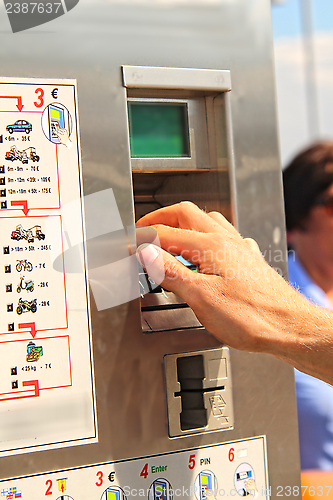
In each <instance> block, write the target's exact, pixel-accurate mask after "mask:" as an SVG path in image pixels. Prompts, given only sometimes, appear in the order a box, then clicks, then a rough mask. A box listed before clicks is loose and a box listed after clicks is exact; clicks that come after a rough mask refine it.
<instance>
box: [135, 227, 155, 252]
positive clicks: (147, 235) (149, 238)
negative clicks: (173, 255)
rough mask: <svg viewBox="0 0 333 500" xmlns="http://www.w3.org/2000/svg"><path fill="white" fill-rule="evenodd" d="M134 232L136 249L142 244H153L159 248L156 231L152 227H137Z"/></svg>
mask: <svg viewBox="0 0 333 500" xmlns="http://www.w3.org/2000/svg"><path fill="white" fill-rule="evenodd" d="M135 232H136V242H137V246H138V247H139V246H140V245H143V244H144V243H153V244H154V245H157V246H158V247H160V246H161V245H160V241H159V238H158V234H157V231H156V229H155V228H154V227H137V228H136V230H135Z"/></svg>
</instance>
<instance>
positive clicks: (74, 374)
mask: <svg viewBox="0 0 333 500" xmlns="http://www.w3.org/2000/svg"><path fill="white" fill-rule="evenodd" d="M65 214H67V219H68V214H70V228H71V231H73V229H72V228H73V227H75V242H76V246H75V258H74V259H73V253H71V252H68V251H67V250H68V241H69V239H70V235H69V234H68V232H69V230H68V229H67V228H66V217H65V216H64V215H65ZM0 224H1V246H0V255H1V257H0V308H1V314H0V357H1V363H0V421H1V426H0V456H4V455H11V454H16V453H23V452H31V451H40V450H42V449H50V448H53V447H63V446H69V445H77V444H87V443H91V442H96V441H97V431H96V425H97V424H96V412H95V401H94V379H93V364H92V351H91V333H90V323H89V319H90V317H89V303H88V287H87V283H88V281H87V272H86V263H85V249H84V221H83V208H82V186H81V164H80V146H79V130H78V109H77V91H76V83H75V81H73V80H39V79H38V80H37V79H36V80H31V79H10V78H2V79H0ZM73 260H74V261H75V263H74V264H73Z"/></svg>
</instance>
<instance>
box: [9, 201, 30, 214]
mask: <svg viewBox="0 0 333 500" xmlns="http://www.w3.org/2000/svg"><path fill="white" fill-rule="evenodd" d="M10 205H11V206H12V207H20V206H22V207H23V208H22V210H23V212H24V215H27V214H28V212H29V208H28V202H27V200H13V201H11V202H10Z"/></svg>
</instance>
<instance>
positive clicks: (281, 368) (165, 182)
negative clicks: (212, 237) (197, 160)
mask: <svg viewBox="0 0 333 500" xmlns="http://www.w3.org/2000/svg"><path fill="white" fill-rule="evenodd" d="M0 24H1V29H0V31H1V33H0V38H1V42H2V43H1V45H0V54H1V73H2V76H5V77H17V78H31V79H35V80H34V81H35V82H36V84H37V83H38V79H42V80H44V79H50V81H54V82H56V81H59V79H63V78H66V79H75V80H76V81H77V99H78V102H77V104H78V113H79V114H78V119H79V124H80V144H81V151H82V171H83V189H84V196H85V197H86V198H88V197H89V195H95V194H96V193H98V195H97V196H98V197H99V198H100V199H102V194H101V193H103V192H105V191H107V192H111V191H112V193H113V196H114V200H115V203H116V206H117V210H118V213H119V218H120V221H121V225H122V230H121V231H120V230H119V232H117V231H114V232H113V233H112V234H103V235H102V236H95V237H94V238H91V239H89V235H88V240H87V245H86V246H87V257H88V276H89V277H90V278H91V277H92V276H94V275H95V273H96V272H97V270H98V267H101V266H104V265H105V266H106V265H109V264H110V263H111V264H112V263H113V264H115V267H117V264H116V263H117V262H122V261H124V259H127V258H131V257H133V259H135V256H134V253H135V248H136V240H135V231H134V220H135V210H134V203H135V206H136V208H137V206H139V203H138V202H139V201H141V202H142V205H143V204H144V202H146V201H147V200H148V202H149V199H148V198H149V197H150V195H151V193H152V191H153V190H154V189H155V187H154V185H155V183H160V186H161V190H160V192H159V194H158V200H157V204H156V206H160V205H166V204H170V203H173V202H175V201H179V200H180V199H183V200H187V199H192V200H193V201H194V202H196V203H198V204H199V205H200V206H202V208H205V206H206V205H205V204H206V203H208V205H207V208H208V209H211V207H212V208H214V207H215V208H216V209H219V210H221V211H222V212H223V213H224V215H225V216H226V217H227V218H229V219H230V220H234V222H235V223H237V225H238V228H239V230H240V231H241V233H242V235H243V236H244V237H248V236H251V237H254V238H255V239H257V241H258V242H259V245H260V248H261V250H262V252H263V253H264V255H265V256H266V258H267V260H270V261H271V264H272V265H274V266H275V267H277V268H279V269H280V271H281V273H285V272H286V263H285V250H286V245H285V238H284V215H283V202H282V190H281V173H280V165H279V157H278V143H277V127H276V111H275V89H274V73H273V60H272V57H273V56H272V33H271V25H270V2H269V1H268V0H252V1H249V0H234V1H233V2H227V1H221V2H220V1H211V2H206V1H205V2H200V1H198V2H195V3H194V4H191V5H190V4H187V3H186V2H181V1H179V2H178V1H176V0H175V1H173V2H172V3H163V2H158V1H157V0H156V1H155V0H150V1H148V0H147V1H144V0H142V1H141V0H136V1H134V0H133V2H130V1H128V2H127V1H126V2H125V1H124V2H118V1H116V0H108V1H106V0H96V1H93V2H92V1H83V0H82V1H81V2H79V4H78V5H77V6H76V7H75V9H73V10H71V11H70V12H68V13H67V14H66V15H64V16H61V17H59V18H58V19H56V20H55V21H52V23H49V24H46V25H42V26H40V27H38V28H35V29H33V30H27V31H26V32H21V33H16V34H12V33H10V32H9V31H8V27H7V25H6V24H5V20H4V19H0ZM126 66H140V67H152V68H156V67H166V68H185V69H192V70H201V69H206V70H211V71H212V73H211V74H214V72H215V71H221V70H222V71H227V72H230V73H228V74H230V81H229V80H228V84H227V87H228V88H231V90H230V91H227V90H226V92H222V98H221V99H220V101H219V102H216V105H218V106H220V107H221V116H226V115H225V107H226V106H229V109H230V116H231V120H232V121H231V123H232V126H231V130H227V131H226V135H224V137H226V138H227V140H228V141H229V143H232V144H233V149H232V150H231V151H229V154H230V155H232V161H233V163H234V170H233V171H231V169H230V163H228V162H224V161H222V162H221V163H220V164H219V165H217V164H216V165H214V168H213V170H214V169H215V173H214V172H209V171H208V172H199V173H198V172H192V171H191V172H187V173H184V175H183V176H182V175H180V174H179V172H178V171H177V168H176V167H175V169H173V172H169V171H165V170H163V169H161V171H160V172H158V173H156V172H155V171H154V172H153V173H152V172H150V171H149V170H148V171H145V167H144V166H143V163H142V161H141V160H138V162H137V165H134V163H133V164H131V155H130V144H129V124H128V113H127V106H128V100H129V99H143V98H144V99H155V100H156V99H157V100H159V99H165V98H170V99H176V100H177V99H181V100H191V99H195V98H198V97H199V93H200V92H202V91H203V94H202V95H201V98H202V99H205V100H206V116H211V115H210V111H209V109H211V110H212V107H213V103H212V100H209V97H212V96H208V95H205V92H206V94H207V90H206V89H205V84H207V82H206V83H205V81H198V83H197V84H196V85H195V86H194V88H189V87H188V86H187V87H186V85H185V84H184V88H185V90H184V92H183V94H182V95H175V94H174V93H173V91H172V90H170V89H169V87H168V86H167V85H166V84H164V83H163V82H162V83H161V85H159V86H158V84H157V82H156V81H155V80H152V82H151V86H153V87H154V89H155V90H154V95H153V96H152V95H151V88H142V87H141V88H140V87H138V88H137V87H136V88H134V87H126V86H124V80H123V73H122V67H126ZM147 71H148V70H147ZM129 81H130V80H129V79H128V77H127V75H126V79H125V84H126V83H127V84H128V82H129ZM208 83H209V82H208ZM229 84H231V87H230V86H229ZM37 87H38V86H36V88H37ZM168 89H169V91H170V93H168V95H166V93H165V91H166V90H168ZM220 90H221V89H220V83H219V84H218V85H217V88H216V89H214V92H215V91H216V93H219V92H220ZM225 93H228V95H229V103H228V102H226V101H225V99H224V97H225V96H224V94H225ZM223 96H224V97H223ZM35 98H38V95H35ZM52 100H53V98H52ZM192 102H193V101H192ZM202 102H203V101H202ZM0 104H1V103H0ZM199 107H200V104H199ZM209 107H210V108H209ZM223 126H224V125H223V123H221V127H223ZM1 133H2V132H0V134H1ZM231 135H232V137H231ZM190 140H191V137H190ZM221 144H222V146H221V147H224V146H225V144H223V143H221ZM0 146H1V144H0ZM219 146H220V143H219V144H218V145H214V144H212V143H210V142H209V141H208V154H209V155H211V157H212V156H213V155H212V154H211V153H212V151H213V150H214V148H215V147H219ZM1 150H3V148H1ZM215 157H216V158H223V155H221V156H220V155H215ZM224 158H225V157H224ZM140 162H141V165H140V164H139V163H140ZM134 167H135V168H134ZM201 167H202V165H201V166H200V168H201ZM190 168H192V166H190ZM175 170H176V171H177V173H176V174H175ZM210 174H212V175H213V179H215V180H212V178H211V177H210ZM197 175H199V176H202V178H203V179H205V182H203V183H200V184H202V188H201V189H200V188H199V187H198V185H197V184H196V182H195V179H196V177H195V176H197ZM214 175H215V178H214ZM177 178H178V179H177ZM216 179H218V186H219V188H218V196H215V198H214V197H213V198H212V199H209V196H207V186H209V183H213V184H214V183H215V184H216ZM85 206H86V208H85V219H86V223H87V221H88V225H89V226H90V227H92V228H93V227H94V221H96V220H97V219H96V217H95V215H92V212H91V211H90V208H89V207H90V205H89V200H88V199H87V200H86V203H85ZM143 210H144V211H145V210H146V208H144V209H143ZM2 215H3V212H1V216H2ZM107 215H108V214H104V216H106V217H107ZM138 215H140V214H139V213H137V216H138ZM89 221H90V222H89ZM131 262H134V260H133V261H132V260H131ZM127 277H128V276H127V275H126V274H124V275H123V279H125V278H127ZM108 281H109V283H108V287H109V290H111V291H113V295H112V293H110V297H111V296H113V297H117V296H119V295H120V294H122V293H123V287H122V286H121V283H122V281H121V279H120V277H119V276H116V274H115V275H113V276H112V277H111V278H110V279H109V280H108ZM135 287H137V288H136V290H137V295H136V296H137V298H135V299H133V300H130V301H128V302H124V303H118V304H117V305H114V304H115V302H113V304H112V303H110V304H109V306H108V307H105V308H100V307H99V306H98V303H97V302H98V301H95V297H94V294H93V293H91V294H90V302H91V310H90V319H91V327H92V330H91V332H92V348H93V349H92V352H93V363H94V383H95V388H96V412H97V428H98V442H95V443H90V444H82V445H75V446H68V447H64V448H59V449H49V450H44V451H37V452H34V453H26V454H24V453H23V454H20V455H15V454H14V455H12V456H8V457H3V458H1V477H2V478H3V480H6V478H15V477H18V476H19V477H21V478H22V479H17V480H11V481H6V482H4V483H3V484H2V486H3V487H4V489H6V488H7V489H8V492H9V489H10V487H16V488H17V490H16V491H17V494H18V495H19V492H21V493H22V497H23V496H26V497H28V496H31V495H34V496H36V495H43V496H45V495H47V496H48V495H50V496H52V497H54V498H57V497H60V496H66V495H68V498H69V497H72V498H74V500H76V498H79V497H80V498H89V499H90V498H92V497H94V498H96V500H98V499H99V498H101V497H102V495H103V494H104V493H103V492H104V491H105V490H106V489H107V488H108V487H110V488H111V487H112V485H115V486H117V487H119V488H120V487H122V486H124V485H126V484H128V483H129V482H130V478H131V477H132V476H131V471H132V470H135V474H137V475H138V477H140V481H141V480H142V484H144V485H146V487H147V488H148V490H149V487H150V485H151V484H152V483H153V478H154V479H155V478H156V479H158V478H164V479H165V480H167V481H169V482H170V483H171V484H172V477H171V475H172V474H171V472H170V476H168V473H167V470H164V471H163V475H162V473H161V475H160V473H159V472H156V474H158V476H155V475H154V474H155V473H153V472H152V470H151V467H152V466H154V467H155V466H156V467H163V466H165V465H167V464H168V463H169V462H165V463H164V459H160V458H159V457H161V456H164V455H165V454H167V455H168V456H169V455H170V456H171V457H176V456H177V457H178V456H180V455H178V454H181V453H183V452H184V453H185V450H187V452H186V454H185V455H182V457H183V459H182V461H180V462H178V461H177V460H178V458H177V459H176V458H175V459H174V461H173V463H174V464H175V467H176V465H177V467H184V469H181V468H180V469H179V470H178V472H179V471H180V472H179V473H181V470H184V471H185V470H186V474H188V475H186V477H187V479H186V481H188V482H189V484H190V483H191V484H194V483H195V481H196V478H197V476H198V474H199V473H200V472H204V471H205V470H210V468H209V466H208V465H205V461H203V462H202V464H200V460H199V462H198V461H196V462H195V466H194V468H193V469H191V467H190V466H192V465H193V463H192V462H189V460H190V456H191V455H196V456H197V457H199V458H200V459H202V460H204V459H205V458H209V455H207V453H206V450H207V449H208V448H205V447H211V446H212V447H217V448H214V460H213V458H212V461H213V462H212V463H213V465H211V469H212V473H214V474H215V476H216V477H217V478H218V483H219V484H220V483H221V480H222V476H221V475H219V474H222V473H221V472H220V471H219V472H216V471H217V470H219V467H220V465H219V463H220V464H221V467H222V464H223V463H224V462H223V461H224V460H225V459H226V460H229V459H228V458H225V457H228V454H229V453H230V458H232V456H233V454H234V457H235V461H237V465H236V462H233V464H234V465H235V470H233V469H231V468H230V474H231V473H232V470H233V473H236V469H237V467H238V466H240V465H241V464H242V463H247V460H248V461H249V463H250V465H251V464H252V463H253V464H254V465H251V466H252V468H253V470H254V471H255V472H256V471H258V481H259V477H260V478H261V479H260V484H261V485H262V487H263V488H264V489H265V488H266V486H268V485H269V486H270V487H271V496H272V497H273V498H274V497H276V495H277V491H278V490H277V487H278V486H281V487H284V486H287V485H289V486H293V485H299V453H298V437H297V423H296V406H295V394H294V392H295V391H294V382H293V370H292V368H291V367H289V366H287V365H284V364H283V363H281V362H279V361H277V360H276V359H274V358H271V357H270V356H266V355H261V354H248V353H245V352H241V351H235V350H232V349H231V350H230V366H231V372H232V399H233V415H234V425H233V429H230V430H222V431H216V432H203V433H200V434H190V435H185V436H181V437H170V436H169V433H168V417H167V415H168V414H167V397H166V387H165V378H164V377H165V374H164V366H163V363H164V359H165V358H164V357H165V356H168V355H178V354H180V353H195V352H196V351H199V352H204V351H206V350H210V349H220V348H221V347H222V348H223V347H224V346H221V345H220V344H219V342H217V341H216V339H215V338H213V337H212V336H211V335H210V334H209V333H208V332H206V331H205V330H203V329H201V328H195V329H192V328H189V329H185V330H181V331H178V330H172V331H165V330H164V329H163V331H159V332H156V333H154V334H152V335H151V334H144V333H143V331H142V322H141V304H140V302H141V301H140V297H139V294H140V292H139V285H138V283H137V282H136V283H134V282H133V290H134V288H135ZM91 290H93V280H91ZM113 305H114V306H113ZM1 307H3V306H1ZM144 328H145V325H144ZM79 333H80V332H77V334H78V335H79ZM36 340H38V336H37V337H36ZM20 425H22V426H24V420H22V422H21V423H20ZM260 436H266V437H265V438H261V437H260ZM252 438H253V439H258V440H259V441H258V440H256V441H254V442H255V444H254V445H253V446H252V444H251V445H249V446H247V445H246V444H244V443H247V442H248V441H247V440H248V439H252ZM227 443H228V444H227ZM258 443H259V444H258ZM266 443H267V454H266V451H265V447H266ZM191 450H192V451H191ZM230 450H233V451H230ZM244 450H247V451H244ZM238 453H239V455H238ZM246 453H248V457H253V460H252V458H248V459H247V458H246V456H245V458H244V454H245V455H246ZM206 455H207V456H206ZM148 456H151V457H152V458H147V459H144V458H143V457H148ZM132 459H133V460H138V461H137V462H136V464H139V465H140V467H141V468H140V467H139V465H136V466H135V467H136V468H135V469H131V468H130V465H128V466H127V465H126V467H125V466H124V467H122V466H121V465H117V464H122V463H123V461H127V462H126V463H127V464H132V463H134V462H131V460H132ZM168 460H170V463H172V460H173V459H172V458H170V459H169V458H168ZM228 463H229V461H228ZM103 464H104V465H103ZM146 464H148V465H147V467H148V472H149V476H148V478H147V479H146V480H145V479H144V475H145V469H144V468H145V466H146ZM178 464H182V465H179V466H178ZM88 465H91V467H90V468H89V467H87V466H88ZM266 466H267V468H266ZM131 467H132V466H131ZM154 470H155V469H154ZM228 470H229V469H228ZM267 470H268V480H267V481H266V479H265V477H266V476H265V474H266V472H267ZM47 471H58V472H54V473H52V474H49V475H48V474H47ZM80 471H81V472H80ZM82 471H83V472H82ZM114 471H116V474H115V475H112V473H113V472H114ZM142 471H143V472H142ZM249 471H250V469H249V468H248V469H246V470H244V471H239V472H237V474H238V473H239V474H241V475H240V476H239V478H240V481H243V479H241V477H242V478H243V474H249ZM141 472H142V473H143V476H140V473H141ZM178 472H177V473H178ZM81 473H82V475H81ZM133 474H134V473H133ZM174 474H176V472H174ZM184 474H185V473H184ZM33 475H35V476H33ZM26 476H29V478H28V479H27V477H26ZM115 477H116V480H115V479H114V478H115ZM175 477H176V476H175ZM183 477H185V476H184V475H183ZM228 477H229V476H228ZM66 478H67V480H66V481H65V482H66V489H65V483H64V480H65V479H66ZM230 478H231V476H230ZM230 478H229V479H230ZM150 479H151V481H150ZM229 479H228V481H229ZM248 479H250V476H249V477H248ZM203 480H204V481H206V482H207V481H209V477H208V475H206V476H205V477H204V476H203ZM211 480H212V481H213V476H211ZM31 481H36V482H34V483H32V482H31ZM177 481H178V480H177ZM198 481H199V480H198ZM223 481H224V479H223V480H222V482H223ZM226 481H227V479H226ZM85 482H86V484H85ZM229 482H230V484H232V481H231V479H230V481H229ZM229 482H228V483H227V482H226V483H225V484H228V485H229ZM148 483H149V484H148ZM175 483H176V481H175ZM131 484H132V483H131ZM177 484H178V483H177ZM212 484H213V483H212ZM25 485H26V486H25ZM29 485H30V486H29ZM133 487H134V483H133ZM221 487H223V484H222V485H221ZM25 488H26V489H25ZM59 488H60V489H59ZM228 488H229V486H228ZM116 489H117V488H116ZM117 491H118V493H117ZM117 491H111V492H110V496H109V498H121V493H120V492H119V490H117ZM8 494H9V493H8ZM193 494H194V493H193ZM260 494H261V492H260ZM268 494H269V493H268V492H267V491H266V490H265V491H264V496H267V495H268ZM105 495H106V496H104V497H103V498H106V497H107V493H105ZM112 495H113V496H112ZM117 495H118V497H117ZM149 495H150V494H149V492H148V493H147V494H146V498H147V497H149V498H151V497H150V496H149ZM129 496H130V495H129ZM193 498H196V497H195V494H194V497H193Z"/></svg>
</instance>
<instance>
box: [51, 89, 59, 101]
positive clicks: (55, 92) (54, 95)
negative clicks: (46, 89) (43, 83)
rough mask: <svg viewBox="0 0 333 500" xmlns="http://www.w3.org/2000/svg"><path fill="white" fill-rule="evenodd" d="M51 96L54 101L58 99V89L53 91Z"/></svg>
mask: <svg viewBox="0 0 333 500" xmlns="http://www.w3.org/2000/svg"><path fill="white" fill-rule="evenodd" d="M51 95H52V97H53V98H54V99H58V89H53V90H52V92H51Z"/></svg>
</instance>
